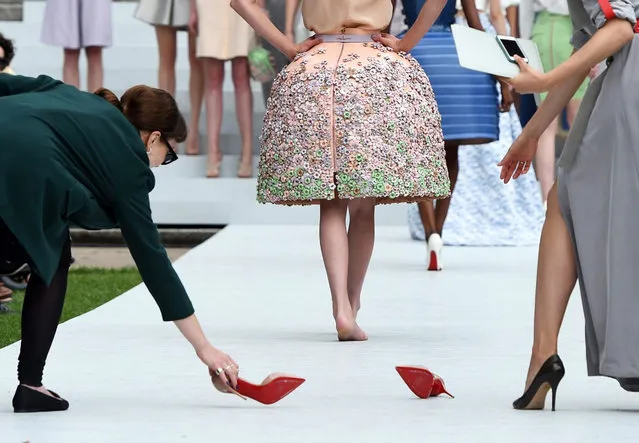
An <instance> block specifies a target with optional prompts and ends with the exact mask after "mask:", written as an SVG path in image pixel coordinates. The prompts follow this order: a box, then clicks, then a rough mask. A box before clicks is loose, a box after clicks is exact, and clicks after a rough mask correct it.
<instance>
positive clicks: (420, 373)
mask: <svg viewBox="0 0 639 443" xmlns="http://www.w3.org/2000/svg"><path fill="white" fill-rule="evenodd" d="M395 370H396V371H397V373H398V374H399V376H400V377H401V378H402V380H404V383H406V385H407V386H408V389H410V390H411V391H412V392H413V394H415V395H416V396H418V397H419V398H428V397H430V394H431V393H432V392H433V383H434V381H435V376H434V375H433V373H432V372H430V371H429V370H428V369H426V368H418V367H414V366H396V367H395Z"/></svg>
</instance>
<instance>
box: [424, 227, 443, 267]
mask: <svg viewBox="0 0 639 443" xmlns="http://www.w3.org/2000/svg"><path fill="white" fill-rule="evenodd" d="M427 245H428V270H429V271H441V270H442V259H441V255H442V249H443V247H444V242H443V241H442V238H441V236H440V235H439V234H431V235H430V236H429V237H428V243H427Z"/></svg>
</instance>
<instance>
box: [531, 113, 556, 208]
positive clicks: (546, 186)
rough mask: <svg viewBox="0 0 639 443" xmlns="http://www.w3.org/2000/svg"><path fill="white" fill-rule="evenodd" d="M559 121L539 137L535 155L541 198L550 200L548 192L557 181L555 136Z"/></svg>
mask: <svg viewBox="0 0 639 443" xmlns="http://www.w3.org/2000/svg"><path fill="white" fill-rule="evenodd" d="M557 125H558V121H557V119H555V120H554V121H553V122H552V123H551V124H550V125H549V126H548V128H547V129H546V130H545V131H544V133H543V134H542V135H541V137H539V145H538V146H539V147H538V149H537V155H535V173H536V174H537V180H539V185H540V186H541V198H542V199H543V201H544V202H546V200H548V193H549V192H550V188H552V184H553V183H554V182H555V138H556V137H557Z"/></svg>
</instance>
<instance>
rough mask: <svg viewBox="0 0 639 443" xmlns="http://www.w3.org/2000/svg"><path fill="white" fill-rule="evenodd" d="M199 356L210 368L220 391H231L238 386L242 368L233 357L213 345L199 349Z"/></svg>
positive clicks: (215, 384) (214, 384)
mask: <svg viewBox="0 0 639 443" xmlns="http://www.w3.org/2000/svg"><path fill="white" fill-rule="evenodd" d="M197 356H198V357H199V358H200V360H202V363H204V364H205V365H206V366H207V367H208V368H209V374H210V375H211V379H212V380H213V386H215V388H216V389H217V390H218V391H220V392H224V393H231V392H233V390H235V389H236V388H237V377H238V374H239V372H240V368H239V366H238V364H237V363H235V361H234V360H233V359H232V358H231V357H229V356H228V355H226V354H225V353H224V352H222V351H220V350H219V349H216V348H214V347H213V346H211V345H208V346H206V347H204V348H203V349H201V350H198V351H197ZM231 389H232V390H231Z"/></svg>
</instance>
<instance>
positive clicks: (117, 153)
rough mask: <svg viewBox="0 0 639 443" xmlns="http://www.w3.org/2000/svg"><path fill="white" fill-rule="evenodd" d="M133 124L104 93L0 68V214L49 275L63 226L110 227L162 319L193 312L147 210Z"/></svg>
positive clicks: (145, 176) (37, 268) (148, 179)
mask: <svg viewBox="0 0 639 443" xmlns="http://www.w3.org/2000/svg"><path fill="white" fill-rule="evenodd" d="M154 186H155V177H154V175H153V173H152V171H151V168H150V167H149V159H148V156H147V154H146V149H145V146H144V144H143V143H142V141H141V139H140V135H139V133H138V131H137V130H136V129H135V128H134V127H133V125H131V124H130V123H129V121H128V120H127V119H126V117H124V115H123V114H122V113H121V112H120V111H119V110H118V109H116V108H115V107H114V106H113V105H111V104H110V103H108V102H107V101H106V100H104V99H102V98H100V97H98V96H96V95H94V94H90V93H86V92H80V91H78V90H77V89H75V88H74V87H72V86H68V85H65V84H64V83H62V82H60V81H58V80H54V79H52V78H50V77H47V76H40V77H38V78H31V77H23V76H13V75H9V74H2V73H0V218H1V219H2V220H4V222H5V223H6V225H7V226H8V227H9V229H10V230H11V231H12V232H13V234H14V235H15V236H16V238H17V239H18V240H19V241H20V243H21V244H22V246H24V248H25V250H26V251H27V253H28V254H29V256H30V257H31V259H32V262H33V266H34V270H33V271H34V272H36V273H37V274H38V275H40V276H41V277H42V278H43V279H44V281H45V282H47V284H48V283H50V282H51V279H52V278H53V275H54V273H55V272H56V269H57V267H58V263H59V261H60V257H61V253H62V247H63V246H64V243H65V242H66V240H67V239H68V238H69V226H70V225H76V226H80V227H82V228H85V229H110V228H115V227H118V226H119V227H120V229H121V231H122V235H123V237H124V239H125V241H126V243H127V245H128V247H129V250H130V251H131V255H132V257H133V259H134V260H135V262H136V264H137V267H138V270H139V271H140V275H141V276H142V279H143V280H144V283H145V284H146V286H147V288H148V289H149V292H150V293H151V295H152V296H153V298H154V299H155V301H156V303H157V304H158V306H159V308H160V312H161V313H162V318H163V319H164V320H165V321H170V320H179V319H182V318H186V317H188V316H189V315H191V314H193V306H192V305H191V302H190V300H189V297H188V296H187V294H186V291H185V289H184V286H183V285H182V283H181V282H180V279H179V278H178V276H177V274H176V273H175V270H174V269H173V266H172V264H171V261H170V260H169V258H168V257H167V254H166V251H165V250H164V247H163V246H162V244H161V243H160V237H159V234H158V231H157V228H156V226H155V223H154V222H153V219H152V217H151V208H150V204H149V192H151V190H152V189H153V187H154Z"/></svg>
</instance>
